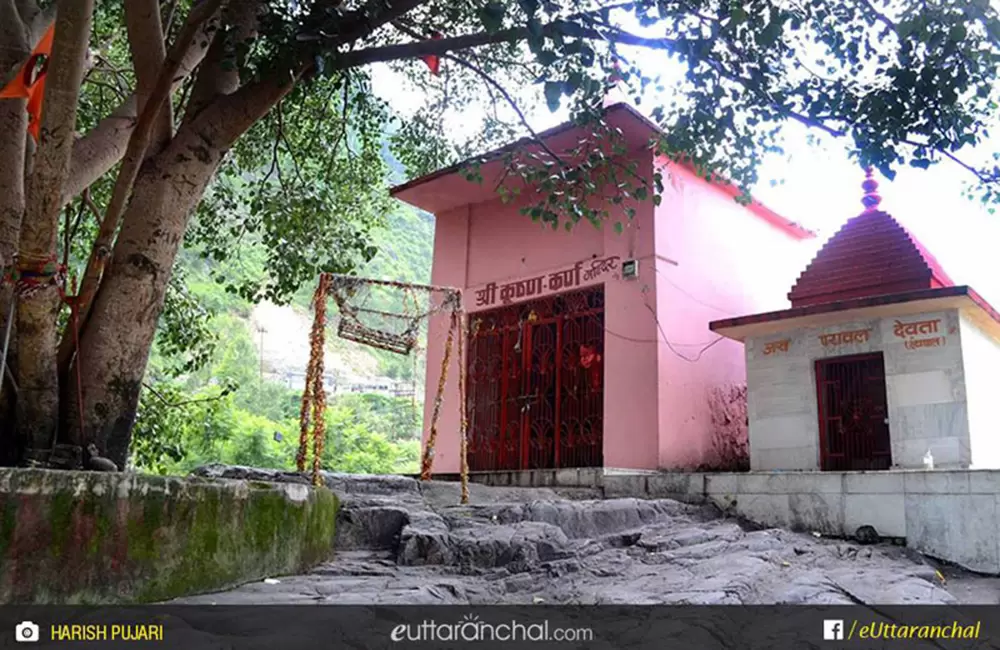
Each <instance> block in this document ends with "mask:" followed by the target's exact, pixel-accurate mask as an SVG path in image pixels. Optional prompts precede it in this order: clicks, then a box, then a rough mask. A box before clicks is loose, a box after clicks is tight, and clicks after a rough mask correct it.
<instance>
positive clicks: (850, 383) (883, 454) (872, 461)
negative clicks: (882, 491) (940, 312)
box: [816, 353, 892, 471]
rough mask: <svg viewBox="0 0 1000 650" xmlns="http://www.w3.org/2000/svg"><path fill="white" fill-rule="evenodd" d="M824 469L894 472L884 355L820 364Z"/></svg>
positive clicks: (837, 358) (828, 361) (821, 466)
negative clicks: (885, 470)
mask: <svg viewBox="0 0 1000 650" xmlns="http://www.w3.org/2000/svg"><path fill="white" fill-rule="evenodd" d="M816 389H817V393H818V400H819V442H820V468H821V469H823V470H830V471H852V470H874V469H888V468H889V467H891V466H892V449H891V447H890V444H889V418H888V413H887V409H886V396H885V392H886V391H885V363H884V361H883V358H882V353H878V354H865V355H857V356H849V357H836V358H833V359H821V360H819V361H817V362H816Z"/></svg>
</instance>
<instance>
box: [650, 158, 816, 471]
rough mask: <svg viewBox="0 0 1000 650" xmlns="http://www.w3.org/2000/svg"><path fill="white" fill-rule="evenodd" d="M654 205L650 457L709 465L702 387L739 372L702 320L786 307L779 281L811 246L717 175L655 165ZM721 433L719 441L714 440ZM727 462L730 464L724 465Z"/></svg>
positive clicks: (726, 343) (789, 279)
mask: <svg viewBox="0 0 1000 650" xmlns="http://www.w3.org/2000/svg"><path fill="white" fill-rule="evenodd" d="M662 169H663V173H664V185H665V191H664V194H663V201H662V203H661V205H660V206H659V207H658V208H657V213H656V260H655V265H656V268H655V273H650V275H655V286H656V297H657V305H658V313H657V319H658V321H659V324H660V328H661V331H660V332H658V333H657V334H658V338H659V339H660V341H659V345H658V349H657V355H658V357H659V392H660V396H659V398H660V404H661V406H660V411H659V413H660V418H659V420H660V421H659V432H660V433H659V464H660V467H661V468H663V469H677V468H689V469H690V468H693V467H699V466H703V465H704V466H709V467H715V466H716V465H717V463H718V462H719V459H718V454H717V453H716V449H715V445H716V441H715V440H714V436H715V432H714V428H713V424H712V413H711V409H710V406H709V396H710V392H711V391H712V390H713V389H714V388H716V387H720V388H724V387H725V386H727V385H729V384H742V383H743V382H744V381H745V378H746V370H745V359H744V353H743V347H742V346H741V345H740V344H739V343H738V342H735V341H731V340H729V339H723V340H718V339H719V336H718V335H717V334H715V333H714V332H712V331H711V330H709V328H708V325H709V323H710V322H711V321H714V320H718V319H720V318H727V317H734V316H739V315H742V314H747V313H756V312H761V311H769V310H774V309H782V308H787V307H788V299H787V297H786V295H785V294H786V293H787V288H788V287H789V286H791V285H792V284H793V283H794V282H795V277H796V275H797V273H798V272H799V270H800V269H801V268H802V266H803V265H804V264H805V263H806V261H807V260H808V258H809V255H810V254H811V253H812V251H813V249H814V248H815V244H814V242H813V240H805V241H803V240H798V239H795V238H794V237H793V236H791V235H790V234H789V233H788V232H787V231H785V230H783V229H782V228H779V227H777V226H775V225H772V224H771V223H768V222H767V221H765V220H764V219H762V218H760V217H759V216H758V215H755V214H753V213H752V212H751V211H750V210H749V209H748V208H746V207H744V206H742V205H740V204H738V203H737V202H736V201H735V199H734V198H733V197H732V196H730V195H729V194H727V193H726V192H725V191H724V190H723V189H721V188H720V186H719V185H718V184H711V183H708V182H706V181H705V180H704V179H703V178H699V177H697V176H695V175H694V173H692V172H691V171H689V170H687V169H683V168H678V167H676V166H674V165H664V166H663V167H662ZM718 442H720V443H721V441H718ZM726 469H733V468H726Z"/></svg>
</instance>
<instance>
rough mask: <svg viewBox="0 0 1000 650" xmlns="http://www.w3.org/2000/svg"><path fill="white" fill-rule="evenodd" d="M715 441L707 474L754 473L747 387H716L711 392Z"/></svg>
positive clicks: (734, 385) (710, 410)
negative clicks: (750, 471) (751, 458)
mask: <svg viewBox="0 0 1000 650" xmlns="http://www.w3.org/2000/svg"><path fill="white" fill-rule="evenodd" d="M708 410H709V413H710V414H711V418H712V442H711V449H710V450H709V456H708V460H707V462H706V463H705V464H704V465H703V466H702V468H701V469H702V470H703V471H711V472H746V471H749V470H750V439H749V436H748V430H749V418H748V415H747V387H746V384H729V385H724V386H714V387H712V388H711V389H709V391H708Z"/></svg>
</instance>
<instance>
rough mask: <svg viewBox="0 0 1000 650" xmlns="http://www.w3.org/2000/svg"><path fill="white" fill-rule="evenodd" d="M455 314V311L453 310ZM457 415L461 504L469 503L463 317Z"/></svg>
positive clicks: (459, 329) (460, 320) (459, 325)
mask: <svg viewBox="0 0 1000 650" xmlns="http://www.w3.org/2000/svg"><path fill="white" fill-rule="evenodd" d="M453 313H455V314H456V315H457V312H453ZM457 320H458V417H459V422H461V427H462V428H461V434H462V505H465V504H467V503H469V419H468V408H466V403H465V390H466V387H465V380H466V373H465V319H464V318H462V317H461V316H459V317H458V319H457Z"/></svg>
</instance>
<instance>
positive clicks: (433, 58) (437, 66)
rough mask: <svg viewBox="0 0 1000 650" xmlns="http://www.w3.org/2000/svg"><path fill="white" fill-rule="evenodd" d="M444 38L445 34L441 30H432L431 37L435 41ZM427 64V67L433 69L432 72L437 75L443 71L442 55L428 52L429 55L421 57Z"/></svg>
mask: <svg viewBox="0 0 1000 650" xmlns="http://www.w3.org/2000/svg"><path fill="white" fill-rule="evenodd" d="M442 38H444V34H442V33H441V32H431V39H433V40H435V41H440V40H441V39H442ZM420 58H422V59H423V60H424V63H426V64H427V67H428V68H430V69H431V74H433V75H437V74H439V73H440V71H441V57H439V56H438V55H436V54H428V55H427V56H423V57H420Z"/></svg>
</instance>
